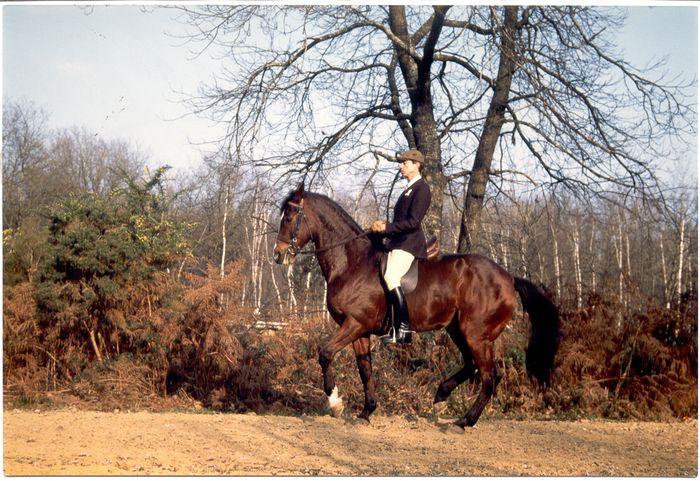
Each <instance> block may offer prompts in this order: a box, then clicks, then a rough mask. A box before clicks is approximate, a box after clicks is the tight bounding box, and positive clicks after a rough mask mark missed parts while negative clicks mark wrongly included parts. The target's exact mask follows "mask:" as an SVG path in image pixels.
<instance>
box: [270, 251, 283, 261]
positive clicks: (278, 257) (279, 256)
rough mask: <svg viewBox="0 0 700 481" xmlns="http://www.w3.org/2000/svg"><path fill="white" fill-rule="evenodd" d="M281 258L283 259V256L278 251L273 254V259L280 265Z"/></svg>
mask: <svg viewBox="0 0 700 481" xmlns="http://www.w3.org/2000/svg"><path fill="white" fill-rule="evenodd" d="M281 258H282V255H281V253H280V251H278V250H276V251H275V252H274V254H272V259H273V260H274V261H275V262H276V263H278V264H279V263H280V259H281Z"/></svg>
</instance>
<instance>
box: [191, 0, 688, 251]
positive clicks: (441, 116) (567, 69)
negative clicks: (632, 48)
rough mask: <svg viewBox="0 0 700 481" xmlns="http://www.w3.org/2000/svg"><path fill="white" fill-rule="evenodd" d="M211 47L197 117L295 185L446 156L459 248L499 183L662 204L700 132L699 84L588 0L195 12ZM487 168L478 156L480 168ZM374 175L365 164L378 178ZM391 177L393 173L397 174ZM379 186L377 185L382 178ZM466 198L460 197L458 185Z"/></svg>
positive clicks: (619, 14) (433, 175)
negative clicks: (676, 164)
mask: <svg viewBox="0 0 700 481" xmlns="http://www.w3.org/2000/svg"><path fill="white" fill-rule="evenodd" d="M184 13H185V15H184V19H185V21H186V22H187V23H188V25H189V27H191V28H192V29H194V30H193V31H192V30H191V31H190V32H189V33H190V38H192V39H194V40H196V41H198V42H200V43H197V46H198V47H199V48H200V49H201V50H204V49H206V48H216V47H222V48H223V49H225V60H226V62H227V63H226V66H225V67H224V68H223V73H222V74H221V76H220V77H219V78H217V79H216V80H215V81H214V82H212V84H210V85H209V86H208V87H205V88H203V89H202V91H201V92H200V94H201V95H200V96H199V97H197V98H195V99H193V102H192V105H193V108H194V109H195V110H196V111H198V112H207V113H209V114H211V115H213V116H214V117H215V118H217V119H219V120H223V121H226V122H228V125H229V130H228V134H227V136H226V141H227V142H226V143H225V148H227V149H231V150H235V151H246V153H247V157H248V158H250V161H251V163H253V164H254V165H256V166H263V167H265V168H267V169H272V170H275V171H276V172H277V173H278V174H279V177H280V178H281V179H283V180H284V179H289V178H290V177H297V178H299V177H306V178H307V180H309V181H310V182H324V181H326V179H327V178H328V175H329V172H330V171H332V170H334V169H339V170H341V171H342V172H348V171H349V172H352V173H353V174H355V175H356V176H355V179H356V180H357V183H358V184H363V183H364V182H365V179H366V178H367V177H368V176H369V175H373V176H375V178H377V176H376V172H375V169H366V166H367V165H368V164H367V163H368V162H370V163H371V162H372V160H373V155H372V154H376V153H379V154H380V155H384V156H386V157H390V155H389V154H388V152H391V151H393V150H399V149H402V148H405V147H407V146H417V147H418V148H420V149H421V150H423V151H424V153H425V154H426V156H427V158H428V159H429V161H430V162H431V163H430V165H429V167H428V170H427V172H426V177H427V179H428V181H429V182H430V185H431V189H432V191H433V205H432V207H431V210H430V212H429V214H428V220H427V222H426V223H427V227H428V230H430V231H434V232H439V231H440V226H441V216H442V212H443V209H442V206H443V194H445V192H446V186H447V182H448V181H452V182H464V179H467V178H468V185H467V187H466V195H465V196H464V198H463V199H464V200H463V214H462V222H461V227H460V236H459V246H458V250H460V251H467V250H473V248H474V239H473V236H474V235H478V233H479V232H480V223H481V220H480V219H481V211H482V209H483V205H484V204H483V203H484V198H485V196H486V195H487V192H488V186H489V184H492V185H493V186H494V187H496V188H498V189H500V186H501V185H502V183H503V182H519V181H521V180H524V181H527V182H534V183H535V184H536V185H539V186H542V185H545V186H546V185H550V184H556V185H562V186H564V187H566V188H567V189H569V190H570V191H572V192H574V193H575V194H577V195H585V196H591V195H595V196H606V195H607V194H608V193H609V192H610V190H611V189H613V188H615V189H616V190H617V189H624V190H625V191H627V192H629V193H634V194H639V195H642V196H648V197H654V196H656V197H659V196H660V195H661V189H660V186H659V183H658V179H657V178H656V175H655V169H656V166H657V164H656V162H657V160H658V159H660V158H668V155H667V154H669V151H668V146H669V145H670V144H669V143H668V142H669V140H673V139H674V138H676V137H677V136H678V135H679V134H682V133H687V132H694V125H693V121H694V120H693V119H694V111H693V107H691V106H689V105H687V104H686V103H684V102H685V100H684V99H685V98H686V97H685V96H684V95H683V93H684V90H683V86H682V85H681V84H680V83H679V82H674V81H672V80H671V81H670V80H668V79H665V78H663V77H662V76H660V75H658V72H660V70H659V69H658V68H659V67H660V66H661V64H658V65H654V66H652V68H650V69H649V70H640V69H637V68H635V67H634V66H632V65H630V64H629V63H628V62H626V61H625V60H624V59H623V58H622V57H621V54H620V52H618V51H617V50H616V48H615V43H614V40H615V32H616V31H617V30H618V29H619V28H620V27H621V26H622V25H623V22H624V11H623V10H620V9H615V8H602V7H582V6H561V7H555V6H554V7H553V6H534V7H522V6H502V7H496V6H492V7H486V6H460V7H451V8H449V7H443V6H441V7H427V6H416V7H403V6H391V7H382V6H307V7H279V6H231V5H215V6H202V7H192V8H190V7H185V8H184ZM472 159H473V160H472ZM363 169H364V170H363ZM383 179H384V180H385V181H386V182H391V181H393V179H394V178H393V177H392V176H388V175H384V177H383ZM375 180H376V179H375ZM457 192H459V189H457Z"/></svg>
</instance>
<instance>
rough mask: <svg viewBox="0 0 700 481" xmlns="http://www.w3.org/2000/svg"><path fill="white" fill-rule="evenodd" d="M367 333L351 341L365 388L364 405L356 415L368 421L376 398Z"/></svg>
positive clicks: (375, 407) (374, 407) (374, 406)
mask: <svg viewBox="0 0 700 481" xmlns="http://www.w3.org/2000/svg"><path fill="white" fill-rule="evenodd" d="M370 347H371V345H370V340H369V335H366V336H363V337H361V338H359V339H357V340H356V341H355V342H353V343H352V348H353V349H354V350H355V358H356V359H357V369H358V370H359V371H360V379H362V386H363V387H364V389H365V407H364V408H363V409H362V412H361V413H360V415H359V416H358V417H359V418H362V419H366V420H367V421H369V416H370V414H372V413H373V412H374V410H375V409H377V399H376V398H375V395H374V379H373V378H372V354H371V352H370Z"/></svg>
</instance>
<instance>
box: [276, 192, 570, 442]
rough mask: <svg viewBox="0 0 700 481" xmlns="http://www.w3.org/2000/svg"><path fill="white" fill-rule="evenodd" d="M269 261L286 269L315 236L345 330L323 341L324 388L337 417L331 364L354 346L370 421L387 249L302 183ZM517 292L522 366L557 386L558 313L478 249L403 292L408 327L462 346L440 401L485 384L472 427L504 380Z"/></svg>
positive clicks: (427, 266) (433, 267)
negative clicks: (503, 345) (522, 320)
mask: <svg viewBox="0 0 700 481" xmlns="http://www.w3.org/2000/svg"><path fill="white" fill-rule="evenodd" d="M281 213H282V217H281V219H280V226H279V232H278V235H277V239H276V243H275V248H274V254H273V259H274V260H275V262H277V263H278V264H284V265H290V264H292V263H293V262H294V259H295V258H296V256H297V255H299V254H300V253H303V252H302V251H301V249H302V248H303V247H304V246H305V245H306V244H308V243H309V242H313V244H314V245H315V250H313V251H311V252H312V253H313V254H315V255H316V258H317V260H318V263H319V266H320V268H321V272H322V273H323V277H324V278H325V280H326V284H327V295H326V304H327V308H328V311H329V312H330V315H331V317H332V318H333V320H334V321H335V322H336V323H337V324H338V326H339V329H338V330H337V331H336V332H335V334H334V335H333V336H332V337H331V339H330V340H329V341H328V342H327V343H326V344H325V345H323V346H322V347H321V349H320V352H319V358H318V362H319V364H320V366H321V371H322V374H323V391H324V392H325V394H326V396H328V402H329V407H330V408H331V411H332V414H333V415H334V416H340V414H341V413H342V410H343V404H342V398H340V397H339V396H338V388H337V386H336V384H335V378H334V373H333V369H332V362H333V358H334V357H335V355H336V354H337V353H338V352H340V351H341V350H342V349H343V348H345V347H346V346H347V345H349V344H352V347H353V350H354V351H355V357H356V360H357V367H358V370H359V373H360V378H361V380H362V384H363V387H364V394H365V401H364V406H363V409H362V412H361V413H360V414H359V415H358V417H359V418H361V419H364V420H366V421H369V417H370V415H371V414H372V413H373V412H374V410H375V409H376V408H377V399H376V395H375V383H374V379H373V378H372V358H371V343H370V336H371V335H377V336H378V335H382V334H385V333H386V332H387V330H388V327H389V323H388V322H386V319H387V318H386V314H387V306H388V304H387V298H386V287H385V286H384V284H383V281H382V276H381V274H380V270H379V261H380V259H381V256H382V254H383V249H382V245H381V243H380V242H378V241H377V240H376V239H374V240H373V239H372V235H370V234H368V233H367V232H365V231H364V230H363V229H362V228H361V227H360V226H359V225H358V224H357V223H356V222H355V221H354V220H353V219H352V217H351V216H350V215H349V214H348V213H347V212H345V211H344V210H343V209H342V208H341V207H340V206H339V205H338V204H337V203H335V202H334V201H333V200H331V199H330V198H328V197H327V196H324V195H321V194H318V193H312V192H305V191H304V184H303V183H301V184H300V185H299V186H298V187H297V188H296V189H295V190H293V191H292V192H291V193H290V194H289V195H288V196H287V197H286V198H285V199H284V201H283V202H282V205H281ZM516 293H517V294H519V295H520V298H521V301H522V304H523V308H524V310H525V311H527V313H528V314H529V316H528V317H529V319H530V321H531V324H532V329H531V334H530V338H529V341H528V347H527V349H526V368H527V371H528V373H529V375H530V376H531V377H532V378H534V379H535V380H536V381H537V383H538V384H539V386H540V387H543V388H546V387H547V386H549V385H550V384H551V379H552V375H553V369H554V357H555V354H556V351H557V347H558V343H559V313H558V309H557V307H556V306H555V305H554V304H553V302H552V301H551V300H550V299H549V298H548V296H547V295H546V294H545V293H544V291H543V290H542V289H541V288H539V287H538V286H536V285H535V284H534V283H532V282H530V281H528V280H526V279H521V278H518V277H513V276H512V275H511V274H509V273H508V272H507V271H506V270H505V269H503V268H502V267H500V266H499V265H498V264H496V263H495V262H493V261H491V260H490V259H488V258H486V257H484V256H481V255H476V254H449V255H441V256H438V257H436V258H434V259H419V260H418V286H417V288H416V289H415V290H414V291H413V292H411V293H409V294H407V295H406V298H407V303H408V309H409V313H410V322H411V329H412V330H413V331H416V332H425V331H431V330H437V329H441V328H445V329H446V331H447V333H448V334H449V336H450V338H451V339H452V341H453V342H454V343H455V345H456V346H457V348H458V349H459V351H460V353H461V355H462V358H463V361H464V366H463V367H462V368H461V369H459V370H458V371H457V372H456V373H454V374H453V375H452V376H450V377H449V378H447V379H445V380H444V381H443V382H442V383H441V384H440V385H439V387H438V389H437V392H436V394H435V399H434V401H433V402H434V403H435V404H437V403H439V402H442V401H446V400H447V399H448V397H449V396H450V394H451V393H452V391H454V389H455V388H456V387H457V386H459V385H460V384H462V383H463V382H465V381H467V380H470V379H473V377H474V376H475V374H476V369H478V373H479V376H480V380H481V388H480V391H479V394H478V396H477V398H476V400H475V401H474V403H473V405H472V406H471V407H470V408H469V411H468V412H467V413H466V414H465V415H464V416H463V417H462V418H460V419H458V420H456V421H455V424H456V425H457V426H459V427H460V428H462V429H464V427H465V426H474V425H475V424H476V422H477V420H478V419H479V416H480V415H481V413H482V411H483V410H484V408H485V407H486V405H487V403H488V401H489V400H490V399H491V397H492V396H494V394H495V392H496V387H497V386H498V383H499V381H500V379H501V374H500V373H499V370H498V368H497V364H496V362H495V358H494V342H495V341H496V339H497V338H498V336H499V335H500V334H501V332H503V330H504V329H505V327H506V325H507V323H508V322H509V321H510V320H511V318H512V316H513V313H514V311H515V309H516V306H517V298H516Z"/></svg>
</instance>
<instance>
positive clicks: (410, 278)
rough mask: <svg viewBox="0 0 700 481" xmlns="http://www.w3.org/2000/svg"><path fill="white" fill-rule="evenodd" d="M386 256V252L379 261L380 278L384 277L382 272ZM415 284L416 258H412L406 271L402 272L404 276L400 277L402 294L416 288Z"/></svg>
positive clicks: (416, 276)
mask: <svg viewBox="0 0 700 481" xmlns="http://www.w3.org/2000/svg"><path fill="white" fill-rule="evenodd" d="M387 257H388V256H387V254H383V255H382V258H381V259H380V261H379V271H380V272H381V273H382V278H383V277H384V273H385V272H386V261H387ZM417 285H418V259H413V262H411V267H410V268H409V269H408V272H407V273H406V274H404V276H403V277H402V278H401V288H402V289H403V293H404V294H408V293H409V292H413V291H414V290H415V289H416V286H417Z"/></svg>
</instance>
